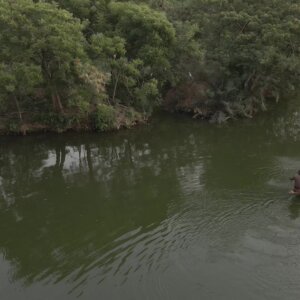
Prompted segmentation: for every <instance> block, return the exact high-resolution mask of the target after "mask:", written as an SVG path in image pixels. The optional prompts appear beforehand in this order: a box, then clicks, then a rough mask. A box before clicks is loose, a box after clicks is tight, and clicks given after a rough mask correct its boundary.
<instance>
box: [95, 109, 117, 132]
mask: <svg viewBox="0 0 300 300" xmlns="http://www.w3.org/2000/svg"><path fill="white" fill-rule="evenodd" d="M115 120H116V111H115V109H114V108H113V107H112V106H109V105H106V104H98V106H97V109H96V110H95V111H94V112H93V113H92V115H91V122H92V128H93V129H95V130H97V131H106V130H109V129H113V128H114V123H115Z"/></svg>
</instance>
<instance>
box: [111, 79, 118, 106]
mask: <svg viewBox="0 0 300 300" xmlns="http://www.w3.org/2000/svg"><path fill="white" fill-rule="evenodd" d="M118 82H119V74H118V75H117V76H116V81H115V85H114V92H113V97H112V103H113V104H115V98H116V92H117V86H118Z"/></svg>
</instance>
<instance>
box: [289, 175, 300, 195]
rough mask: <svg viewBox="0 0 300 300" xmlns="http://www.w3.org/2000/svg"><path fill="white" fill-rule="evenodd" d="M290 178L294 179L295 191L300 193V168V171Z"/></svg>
mask: <svg viewBox="0 0 300 300" xmlns="http://www.w3.org/2000/svg"><path fill="white" fill-rule="evenodd" d="M290 180H293V181H294V189H293V191H294V192H297V193H300V170H299V171H298V173H297V174H296V175H295V176H294V177H291V178H290Z"/></svg>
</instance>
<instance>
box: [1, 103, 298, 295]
mask: <svg viewBox="0 0 300 300" xmlns="http://www.w3.org/2000/svg"><path fill="white" fill-rule="evenodd" d="M299 168H300V114H297V113H293V112H292V111H291V110H289V109H288V108H280V109H279V108H278V109H277V110H276V111H274V112H270V113H268V114H262V115H260V116H258V117H257V118H256V119H255V120H252V121H251V120H244V121H233V122H230V123H228V124H226V125H212V124H208V123H203V122H201V121H196V120H192V119H190V118H189V117H185V116H175V115H174V116H172V115H164V114H158V115H156V116H155V117H154V118H153V120H152V122H151V123H150V124H149V125H146V126H141V127H139V128H135V129H133V130H123V131H120V132H114V133H107V134H74V133H70V134H63V135H36V136H30V137H2V138H0V299H1V300H27V299H28V300H54V299H55V300H69V299H80V300H94V299H104V300H115V299H122V300H123V299H124V300H134V299H137V300H147V299H149V300H156V299H158V300H160V299H163V300H168V299H170V300H177V299H178V300H181V299H187V300H194V299H195V300H196V299H197V300H198V299H204V300H206V299H212V300H214V299H229V300H233V299H238V300H240V299H243V300H246V299H272V300H273V299H280V300H282V299H285V300H293V299H295V300H296V299H297V300H298V299H299V298H300V284H299V278H300V200H298V199H297V198H296V197H294V198H293V197H290V196H288V194H287V192H288V191H289V189H290V188H291V182H289V180H288V178H289V177H290V176H291V175H293V174H294V173H295V172H296V171H297V169H299Z"/></svg>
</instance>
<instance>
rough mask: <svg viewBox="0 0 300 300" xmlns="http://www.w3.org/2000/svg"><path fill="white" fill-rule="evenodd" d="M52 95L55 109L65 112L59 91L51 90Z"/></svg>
mask: <svg viewBox="0 0 300 300" xmlns="http://www.w3.org/2000/svg"><path fill="white" fill-rule="evenodd" d="M51 97H52V104H53V109H54V111H56V112H59V113H62V114H63V113H64V107H63V105H62V103H61V99H60V96H59V94H58V93H57V91H52V92H51Z"/></svg>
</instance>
